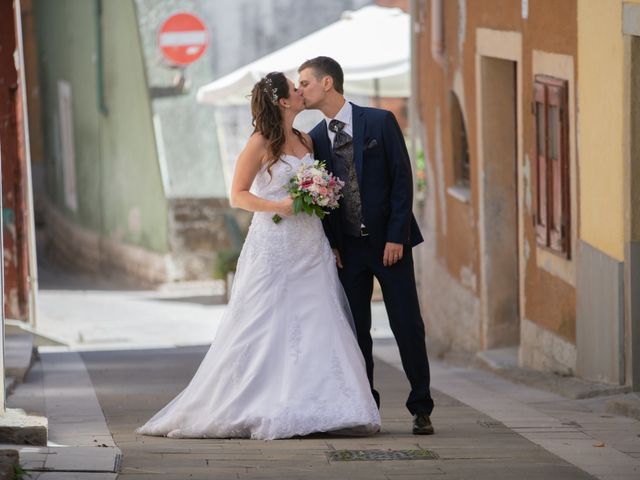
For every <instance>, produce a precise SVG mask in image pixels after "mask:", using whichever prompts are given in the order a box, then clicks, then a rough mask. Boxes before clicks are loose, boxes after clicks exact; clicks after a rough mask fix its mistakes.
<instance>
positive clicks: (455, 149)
mask: <svg viewBox="0 0 640 480" xmlns="http://www.w3.org/2000/svg"><path fill="white" fill-rule="evenodd" d="M449 106H450V109H451V110H450V113H451V147H452V154H453V169H454V174H455V179H456V185H457V186H460V187H466V188H469V180H470V176H471V172H470V167H469V142H468V140H467V127H466V126H465V123H464V115H463V113H462V108H461V107H460V101H459V100H458V96H457V95H456V94H455V93H454V92H450V93H449Z"/></svg>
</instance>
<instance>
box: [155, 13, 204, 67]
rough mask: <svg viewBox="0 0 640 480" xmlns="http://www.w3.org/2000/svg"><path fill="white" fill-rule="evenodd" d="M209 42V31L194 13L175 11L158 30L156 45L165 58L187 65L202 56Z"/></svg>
mask: <svg viewBox="0 0 640 480" xmlns="http://www.w3.org/2000/svg"><path fill="white" fill-rule="evenodd" d="M208 43H209V32H208V31H207V27H206V26H205V25H204V23H203V22H202V20H200V19H199V18H198V17H196V16H195V15H192V14H191V13H176V14H174V15H171V16H170V17H169V18H167V19H166V20H165V22H164V23H163V24H162V27H160V31H159V32H158V46H159V47H160V50H161V51H162V54H163V55H164V56H165V58H166V59H167V60H169V61H170V62H172V63H175V64H177V65H188V64H190V63H192V62H195V61H196V60H197V59H198V58H200V57H201V56H202V54H203V53H204V51H205V50H206V49H207V44H208Z"/></svg>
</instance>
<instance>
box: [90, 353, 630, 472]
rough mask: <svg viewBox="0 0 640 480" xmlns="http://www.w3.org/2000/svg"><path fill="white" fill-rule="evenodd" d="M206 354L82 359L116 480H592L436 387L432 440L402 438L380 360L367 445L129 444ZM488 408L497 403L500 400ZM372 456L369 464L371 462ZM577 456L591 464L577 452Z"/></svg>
mask: <svg viewBox="0 0 640 480" xmlns="http://www.w3.org/2000/svg"><path fill="white" fill-rule="evenodd" d="M378 347H379V351H380V352H388V351H389V350H391V351H393V348H394V347H393V346H392V345H390V344H389V342H387V341H381V342H379V344H378ZM389 347H392V348H389ZM205 352H206V347H189V348H178V349H159V350H140V351H119V352H109V351H101V352H85V353H83V355H82V358H83V359H84V361H85V363H86V366H87V369H88V371H89V373H90V375H91V379H92V381H93V384H94V386H95V389H96V393H97V396H98V399H99V401H100V404H101V406H102V408H103V411H104V414H105V417H106V421H107V424H108V426H109V429H110V430H111V433H112V435H113V438H114V440H115V442H116V444H117V445H118V446H119V447H120V448H121V449H122V453H123V456H124V458H123V463H122V470H121V474H120V476H119V478H122V479H123V480H128V479H144V478H163V479H175V480H178V479H185V478H194V479H210V478H216V479H217V478H220V479H222V478H274V479H275V478H300V479H302V478H313V479H324V478H326V479H329V478H331V479H356V478H362V479H365V478H367V479H389V480H401V479H417V478H425V477H429V478H430V477H431V476H432V475H433V476H436V475H437V476H438V477H436V478H450V479H454V478H460V479H463V478H474V479H483V478H486V479H497V478H527V479H538V478H539V479H546V478H554V479H578V478H580V479H582V478H592V477H591V476H590V475H588V474H587V473H585V472H584V471H581V470H580V469H579V468H576V467H575V466H573V465H571V464H569V463H568V462H566V461H564V460H563V459H561V458H559V457H558V456H556V455H554V454H552V453H550V452H548V451H546V450H545V449H543V448H541V447H540V446H539V445H536V444H535V443H533V442H531V441H529V440H527V439H526V438H524V437H523V436H521V435H519V434H518V433H517V432H516V431H514V430H513V429H510V428H507V427H505V425H504V424H503V423H501V422H499V421H496V420H495V419H494V418H492V417H490V416H488V415H485V414H483V413H481V412H479V411H478V410H475V409H474V408H471V407H469V406H467V405H465V404H463V403H461V402H460V401H458V400H456V399H454V398H452V397H450V396H448V395H445V394H443V393H441V392H440V391H439V390H437V385H436V390H435V400H436V404H437V408H436V411H435V414H434V416H433V418H434V422H435V425H436V428H437V435H435V436H432V437H416V436H413V435H411V434H410V433H409V427H410V418H409V416H408V413H407V412H406V411H405V409H404V407H403V402H404V396H405V392H406V390H407V385H406V381H405V379H404V377H403V375H400V374H399V372H398V370H397V369H396V368H395V367H393V366H392V365H390V364H388V363H386V362H383V361H380V360H378V363H377V378H378V382H379V385H380V389H381V392H382V398H383V400H382V416H383V430H382V432H381V433H380V434H379V435H377V436H374V437H370V438H357V437H354V438H344V437H339V436H333V435H315V436H312V437H307V438H303V439H292V440H278V441H271V442H264V441H252V440H211V439H193V440H191V439H189V440H184V439H181V440H176V439H167V438H152V437H143V436H139V435H136V434H135V431H134V430H135V428H136V427H137V426H138V425H140V424H141V423H142V422H144V421H145V420H146V419H147V418H148V417H150V416H151V415H152V414H153V413H154V412H155V411H157V410H158V409H159V408H161V407H162V406H163V405H164V404H165V403H166V402H168V401H169V400H170V399H171V398H173V396H174V395H176V394H177V393H178V392H179V391H180V390H181V389H182V388H184V387H185V386H186V384H187V382H188V380H189V378H190V377H191V375H192V374H193V372H194V371H195V369H196V367H197V365H198V363H199V361H200V360H201V358H202V356H203V355H204V353H205ZM435 370H436V372H435V378H449V380H455V378H453V377H452V375H454V376H455V369H454V372H453V373H446V370H447V367H444V366H442V365H441V364H439V363H436V366H435ZM478 374H479V375H486V374H483V373H481V372H478ZM447 383H450V381H448V382H447ZM540 395H541V394H540ZM479 400H480V399H479ZM494 401H495V402H496V404H500V403H501V400H500V399H499V398H496V399H495V400H494ZM527 420H528V419H521V422H524V423H526V422H527ZM606 421H607V422H611V420H606ZM613 421H614V422H615V420H613ZM524 423H521V425H524ZM560 423H561V422H558V424H560ZM628 423H629V424H634V428H635V431H637V432H640V428H639V427H638V424H637V422H632V421H629V422H628ZM536 427H537V428H536ZM545 427H546V425H537V426H534V425H531V427H530V430H531V431H537V432H541V431H543V430H544V429H545ZM549 436H551V437H553V438H554V439H555V440H560V441H562V439H575V438H577V437H578V436H580V437H581V439H583V440H584V439H588V437H587V435H585V434H584V433H582V432H579V431H578V430H577V429H576V426H575V425H573V424H566V425H565V424H562V425H561V427H560V428H554V429H553V431H549V432H547V434H546V437H549ZM588 443H589V444H595V443H596V441H595V440H593V441H592V440H591V439H588ZM591 449H593V450H594V452H595V453H594V454H597V453H598V452H596V448H595V447H591ZM340 450H364V451H388V450H393V451H398V450H411V451H415V450H426V451H428V453H427V452H422V455H432V457H429V458H422V459H417V460H378V461H336V460H328V458H329V455H331V453H332V452H335V451H340ZM372 453H373V454H374V459H375V452H372ZM379 454H380V453H379V452H378V455H379ZM584 455H585V456H589V455H592V454H591V453H587V452H585V453H584ZM638 463H640V462H638ZM440 476H441V477H440ZM601 478H614V477H606V476H605V477H601ZM615 478H624V477H622V476H620V477H615ZM627 478H632V477H627Z"/></svg>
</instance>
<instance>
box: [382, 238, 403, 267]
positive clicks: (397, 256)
mask: <svg viewBox="0 0 640 480" xmlns="http://www.w3.org/2000/svg"><path fill="white" fill-rule="evenodd" d="M403 247H404V246H403V245H402V244H401V243H393V242H387V244H386V245H385V246H384V256H383V257H382V264H383V265H384V266H385V267H390V266H391V265H393V264H394V263H396V262H399V261H400V260H402V249H403Z"/></svg>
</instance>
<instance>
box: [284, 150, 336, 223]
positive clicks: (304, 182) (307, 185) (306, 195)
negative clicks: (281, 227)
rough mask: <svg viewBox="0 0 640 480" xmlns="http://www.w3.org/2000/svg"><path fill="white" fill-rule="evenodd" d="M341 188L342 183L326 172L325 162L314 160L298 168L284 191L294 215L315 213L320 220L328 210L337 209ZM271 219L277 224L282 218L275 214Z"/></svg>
mask: <svg viewBox="0 0 640 480" xmlns="http://www.w3.org/2000/svg"><path fill="white" fill-rule="evenodd" d="M342 187H344V182H343V181H342V180H340V179H339V178H338V177H335V176H334V175H333V174H332V173H329V172H328V171H327V167H326V164H325V162H323V161H320V160H316V161H314V162H313V163H311V164H306V165H302V166H300V168H299V169H298V172H297V173H296V175H295V176H293V177H292V178H291V180H289V184H288V185H287V186H286V189H287V192H289V195H291V198H293V213H294V214H298V213H300V212H305V213H307V214H308V215H313V214H314V213H315V214H316V215H317V216H318V217H319V218H321V219H322V218H324V216H325V215H326V214H327V213H329V212H328V210H333V209H334V208H337V207H338V200H340V198H342V194H341V193H340V191H341V190H342ZM272 219H273V222H274V223H279V222H280V220H282V217H280V215H278V214H275V215H274V216H273V217H272Z"/></svg>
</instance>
